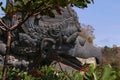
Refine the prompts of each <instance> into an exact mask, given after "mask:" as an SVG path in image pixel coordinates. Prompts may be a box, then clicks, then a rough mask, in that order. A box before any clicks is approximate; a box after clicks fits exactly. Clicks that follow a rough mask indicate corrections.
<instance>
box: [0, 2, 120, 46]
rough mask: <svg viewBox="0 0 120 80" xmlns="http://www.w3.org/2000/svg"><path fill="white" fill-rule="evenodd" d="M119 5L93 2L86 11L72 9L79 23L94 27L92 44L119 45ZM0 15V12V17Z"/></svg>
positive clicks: (118, 3)
mask: <svg viewBox="0 0 120 80" xmlns="http://www.w3.org/2000/svg"><path fill="white" fill-rule="evenodd" d="M0 1H6V0H0ZM4 4H5V2H4ZM119 5H120V0H94V4H90V5H89V6H88V8H86V9H79V8H74V9H75V11H76V12H77V14H78V18H79V21H80V23H83V24H86V25H91V26H93V27H94V29H95V31H94V34H95V37H96V39H95V40H94V44H96V45H98V46H105V45H107V46H112V45H113V44H115V45H120V36H119V34H120V6H119ZM1 14H2V12H1V11H0V16H2V15H1Z"/></svg>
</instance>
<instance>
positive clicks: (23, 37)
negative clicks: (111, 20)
mask: <svg viewBox="0 0 120 80" xmlns="http://www.w3.org/2000/svg"><path fill="white" fill-rule="evenodd" d="M53 12H54V14H55V18H51V17H49V16H42V15H37V16H32V17H30V18H29V19H28V20H27V21H26V22H25V23H24V24H23V25H22V26H21V27H19V28H18V29H16V30H14V31H13V32H12V43H11V50H10V51H11V57H12V60H11V59H10V61H8V62H9V63H11V64H12V65H23V66H26V65H27V66H30V67H31V66H34V65H36V66H40V65H44V64H50V63H51V62H52V61H53V60H57V61H61V62H63V63H66V64H68V65H71V66H72V67H74V68H76V69H77V68H79V67H81V62H79V61H78V60H77V59H76V58H75V57H81V56H80V54H81V53H82V55H85V58H88V57H95V58H96V59H97V60H98V62H100V60H101V59H100V58H101V56H100V55H99V54H98V55H96V54H92V55H90V54H89V53H87V54H89V55H88V56H87V54H84V51H83V52H81V51H79V48H81V47H84V44H85V42H86V40H85V39H84V38H82V37H81V36H80V33H81V30H80V28H81V26H80V23H79V22H78V17H77V14H76V12H75V11H74V10H73V9H72V8H71V7H70V6H68V7H66V8H61V13H62V15H60V14H58V13H57V12H56V11H53ZM2 20H3V21H4V22H5V21H6V19H5V18H4V17H3V18H2ZM4 35H5V34H4V32H2V31H1V35H0V37H1V38H0V39H1V42H0V45H1V46H0V53H1V55H3V56H4V54H5V44H4V42H5V36H4ZM76 45H77V46H81V47H79V48H77V47H76ZM2 48H4V50H3V49H2ZM88 52H89V51H88ZM76 54H77V55H76ZM83 58H84V56H83ZM14 59H16V60H14ZM20 61H21V62H20ZM71 63H75V64H71Z"/></svg>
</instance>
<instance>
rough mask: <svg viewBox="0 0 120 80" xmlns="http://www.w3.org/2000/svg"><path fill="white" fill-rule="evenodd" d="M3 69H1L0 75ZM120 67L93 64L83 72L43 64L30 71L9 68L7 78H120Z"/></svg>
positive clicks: (116, 79) (60, 79)
mask: <svg viewBox="0 0 120 80" xmlns="http://www.w3.org/2000/svg"><path fill="white" fill-rule="evenodd" d="M1 74H2V71H0V75H1ZM0 78H1V77H0ZM119 79H120V68H119V67H111V66H110V65H106V66H104V67H102V66H97V67H96V68H94V66H93V65H92V64H91V65H90V66H89V70H88V71H85V72H84V74H81V72H80V71H74V72H67V71H61V70H58V69H56V68H54V67H53V66H43V67H41V68H39V69H34V70H30V71H20V70H19V69H16V68H9V69H8V72H7V79H6V80H119Z"/></svg>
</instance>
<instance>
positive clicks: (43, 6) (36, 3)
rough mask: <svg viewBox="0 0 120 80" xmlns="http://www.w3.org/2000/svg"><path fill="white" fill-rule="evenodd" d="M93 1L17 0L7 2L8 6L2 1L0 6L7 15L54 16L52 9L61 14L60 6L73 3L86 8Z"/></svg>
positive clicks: (72, 4)
mask: <svg viewBox="0 0 120 80" xmlns="http://www.w3.org/2000/svg"><path fill="white" fill-rule="evenodd" d="M12 1H13V0H12ZM92 2H93V0H16V1H15V2H14V3H13V2H11V3H10V4H7V5H6V7H2V6H1V5H2V3H0V6H1V8H2V10H3V11H4V12H5V14H6V15H10V14H15V13H17V12H21V13H22V15H23V16H25V15H31V14H42V15H49V16H51V17H53V16H54V14H53V13H52V10H56V11H57V12H58V13H59V14H61V10H60V7H66V6H67V5H68V4H71V6H76V7H79V8H86V7H87V5H88V4H90V3H92ZM28 6H29V7H28Z"/></svg>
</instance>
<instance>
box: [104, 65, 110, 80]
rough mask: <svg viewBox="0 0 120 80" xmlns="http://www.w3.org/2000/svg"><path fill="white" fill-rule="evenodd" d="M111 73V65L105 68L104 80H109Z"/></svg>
mask: <svg viewBox="0 0 120 80" xmlns="http://www.w3.org/2000/svg"><path fill="white" fill-rule="evenodd" d="M111 73H112V67H111V66H110V65H107V66H105V67H104V69H103V72H102V74H103V75H102V80H109V78H110V76H111Z"/></svg>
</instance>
